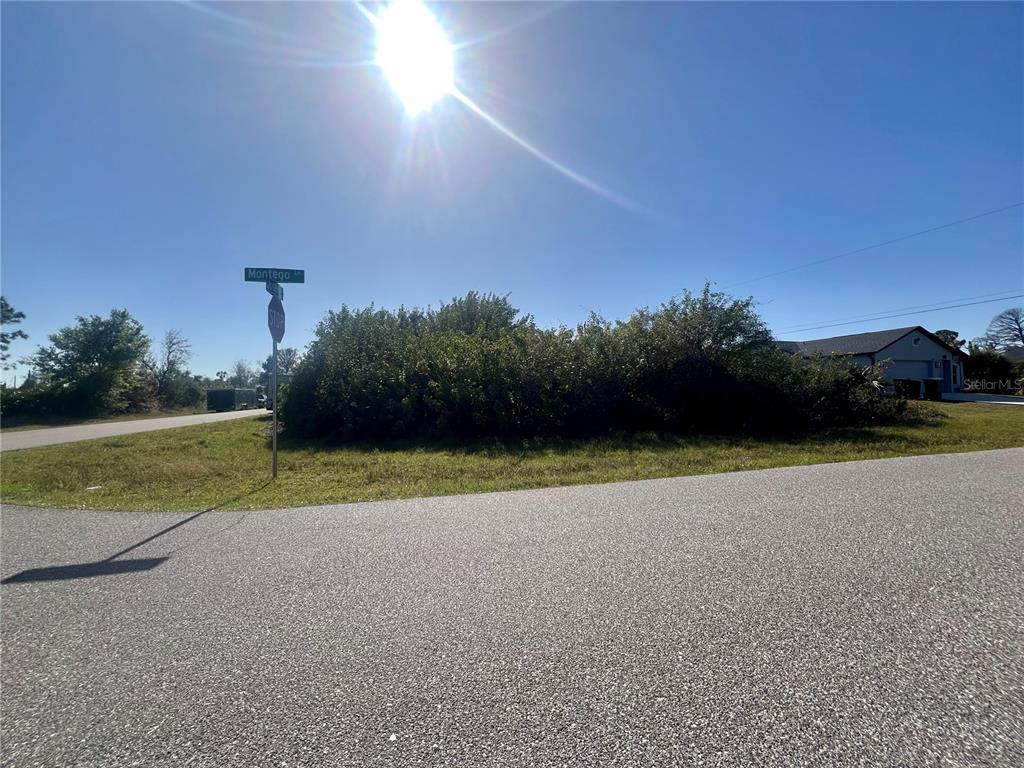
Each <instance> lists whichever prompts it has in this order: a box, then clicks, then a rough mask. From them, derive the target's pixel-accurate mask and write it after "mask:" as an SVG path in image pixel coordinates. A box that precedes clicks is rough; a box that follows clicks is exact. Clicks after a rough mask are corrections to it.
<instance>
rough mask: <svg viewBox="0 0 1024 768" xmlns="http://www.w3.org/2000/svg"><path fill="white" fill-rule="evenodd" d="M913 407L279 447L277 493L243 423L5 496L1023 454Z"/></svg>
mask: <svg viewBox="0 0 1024 768" xmlns="http://www.w3.org/2000/svg"><path fill="white" fill-rule="evenodd" d="M914 407H915V408H916V409H918V410H919V411H920V412H921V413H925V412H926V410H925V409H927V413H931V414H932V416H931V417H929V418H927V419H925V420H923V421H922V422H921V423H916V424H908V425H900V426H888V427H872V428H866V429H847V430H834V431H831V432H827V433H822V434H818V435H813V436H804V437H787V438H778V439H754V438H732V437H675V436H664V435H660V436H659V435H639V436H634V437H620V438H601V439H590V440H527V441H512V442H492V443H476V444H473V445H467V446H452V445H444V446H441V445H399V444H383V445H379V446H372V445H357V446H330V445H326V444H320V443H318V444H308V443H306V444H296V443H292V442H290V441H288V440H282V442H281V445H280V453H279V456H280V476H279V478H278V480H277V481H276V482H275V483H268V482H267V480H268V478H269V474H270V451H269V448H268V445H269V441H268V439H267V436H266V430H267V423H268V421H269V419H266V418H261V419H240V420H237V421H229V422H223V423H219V424H209V425H202V426H196V427H183V428H179V429H174V430H166V431H161V432H149V433H145V434H137V435H128V436H124V437H112V438H105V439H102V440H92V441H88V442H81V443H74V444H69V445H62V446H51V447H46V448H35V449H31V450H25V451H14V452H10V453H5V454H3V456H2V460H0V461H2V467H0V469H2V481H0V497H2V499H3V501H4V502H5V503H8V504H29V505H37V506H56V507H86V508H91V509H110V510H168V511H170V510H180V511H191V510H202V509H210V508H217V509H261V508H264V509H265V508H271V507H285V506H299V505H306V504H327V503H332V502H346V501H363V500H371V499H393V498H402V497H410V496H435V495H442V494H455V493H476V492H481V491H499V490H512V489H518V488H538V487H543V486H553V485H573V484H578V483H601V482H609V481H615V480H640V479H646V478H655V477H670V476H676V475H696V474H706V473H710V472H731V471H735V470H741V469H762V468H767V467H784V466H792V465H798V464H816V463H822V462H834V461H850V460H853V459H875V458H884V457H889V456H911V455H915V454H925V453H948V452H953V451H974V450H983V449H988V448H1008V447H1014V446H1024V407H1019V406H1011V405H981V404H977V403H963V404H941V405H929V406H924V407H923V408H922V407H920V406H917V405H916V404H914ZM96 486H98V487H96ZM90 487H93V490H89V488H90Z"/></svg>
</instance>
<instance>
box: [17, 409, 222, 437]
mask: <svg viewBox="0 0 1024 768" xmlns="http://www.w3.org/2000/svg"><path fill="white" fill-rule="evenodd" d="M195 413H206V406H205V405H204V406H202V407H196V408H174V409H170V410H160V411H148V412H146V413H123V414H121V415H120V416H101V417H100V418H97V419H68V418H61V417H59V416H53V417H49V418H37V419H33V420H31V421H28V420H24V419H23V420H15V419H4V420H3V423H2V424H0V431H3V432H24V431H25V430H27V429H49V428H51V427H77V426H78V425H80V424H106V423H107V422H110V421H135V420H136V419H164V418H167V417H168V416H191V415H192V414H195Z"/></svg>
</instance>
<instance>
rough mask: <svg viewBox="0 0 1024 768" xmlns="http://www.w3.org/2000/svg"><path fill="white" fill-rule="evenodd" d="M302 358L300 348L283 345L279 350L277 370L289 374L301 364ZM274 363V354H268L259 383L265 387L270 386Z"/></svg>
mask: <svg viewBox="0 0 1024 768" xmlns="http://www.w3.org/2000/svg"><path fill="white" fill-rule="evenodd" d="M301 358H302V355H300V354H299V350H297V349H295V347H282V348H281V349H279V350H277V372H278V373H279V374H284V375H286V376H287V375H288V374H290V373H291V372H292V371H293V370H294V369H295V366H296V365H298V364H299V360H300V359H301ZM273 364H274V356H273V355H267V359H266V360H264V361H263V366H262V370H261V371H260V377H259V383H260V384H262V385H263V386H264V387H268V386H270V373H271V369H272V367H273Z"/></svg>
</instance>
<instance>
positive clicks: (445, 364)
mask: <svg viewBox="0 0 1024 768" xmlns="http://www.w3.org/2000/svg"><path fill="white" fill-rule="evenodd" d="M880 375H881V374H880V371H879V370H878V369H866V368H863V367H859V366H855V365H851V364H850V363H848V362H847V361H846V360H843V359H828V358H821V359H817V360H814V361H811V362H810V364H804V363H803V362H802V361H801V360H799V359H798V358H796V357H794V356H792V355H788V354H786V353H783V352H781V351H779V350H778V349H777V348H776V346H775V344H774V342H773V339H772V336H771V333H770V332H769V330H768V328H767V326H766V325H765V323H764V322H763V320H762V319H761V318H760V317H759V316H758V314H757V313H756V312H755V310H754V304H753V301H752V300H751V299H736V298H732V297H729V296H727V295H725V294H723V293H718V292H715V291H712V290H711V289H710V287H708V286H705V288H704V290H703V291H702V292H700V293H697V294H691V293H689V292H688V293H686V294H684V295H683V296H682V297H681V298H679V299H672V300H670V301H668V302H666V303H665V304H663V305H661V306H660V307H659V308H657V309H655V310H650V309H640V310H637V311H636V312H634V313H633V315H632V316H631V317H630V318H629V319H627V320H624V321H618V322H611V321H608V320H606V319H604V318H602V317H600V316H598V315H591V316H590V317H589V318H588V319H587V321H586V322H584V323H582V324H580V325H579V326H577V327H576V328H571V329H570V328H556V329H542V328H540V327H538V326H537V324H536V323H535V322H534V320H533V318H532V317H531V316H530V315H524V314H522V313H520V312H519V311H518V310H517V309H516V308H515V307H514V306H512V305H511V304H510V303H509V301H508V299H507V297H504V296H498V295H494V294H478V293H472V292H471V293H469V294H467V295H466V296H465V297H463V298H456V299H453V300H452V301H451V302H450V303H447V304H442V305H441V306H440V307H438V308H437V309H426V310H423V309H407V308H404V307H403V308H400V309H398V310H397V311H389V310H385V309H378V308H375V307H372V306H371V307H369V308H365V309H351V308H349V307H347V306H343V307H342V308H341V309H340V310H338V311H332V312H329V313H328V314H327V316H326V317H325V318H324V319H323V320H322V321H321V322H320V324H319V325H318V326H317V329H316V337H315V340H314V341H313V342H312V344H311V345H310V347H309V349H308V350H307V353H306V355H305V357H304V358H303V359H302V361H301V362H300V363H299V364H298V365H297V367H296V369H295V372H294V375H293V377H292V383H291V386H290V389H289V391H288V394H287V397H286V398H285V399H284V401H283V403H282V406H281V410H282V415H283V418H284V422H285V425H286V426H285V428H286V430H287V431H288V432H291V433H293V434H297V435H300V436H321V437H333V438H339V439H345V440H351V439H365V438H408V437H428V438H474V437H489V436H533V435H593V434H600V433H607V432H611V431H639V430H669V431H675V432H721V431H748V432H760V431H780V430H791V429H803V428H808V427H816V426H833V425H850V424H867V423H872V422H880V421H888V420H892V419H895V418H898V417H899V415H900V414H901V413H902V411H903V410H904V408H905V405H906V404H905V402H903V401H900V400H899V399H896V398H885V397H881V396H879V395H878V389H877V387H876V385H875V381H876V380H877V379H878V378H880Z"/></svg>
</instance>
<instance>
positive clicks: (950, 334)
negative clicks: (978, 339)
mask: <svg viewBox="0 0 1024 768" xmlns="http://www.w3.org/2000/svg"><path fill="white" fill-rule="evenodd" d="M935 335H936V336H938V337H939V338H940V339H942V341H943V342H945V343H946V344H948V345H949V346H951V347H953V348H954V349H963V346H964V344H966V343H967V341H966V340H964V339H961V338H960V334H959V332H957V331H951V330H949V329H947V328H943V329H942V330H941V331H936V332H935Z"/></svg>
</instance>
